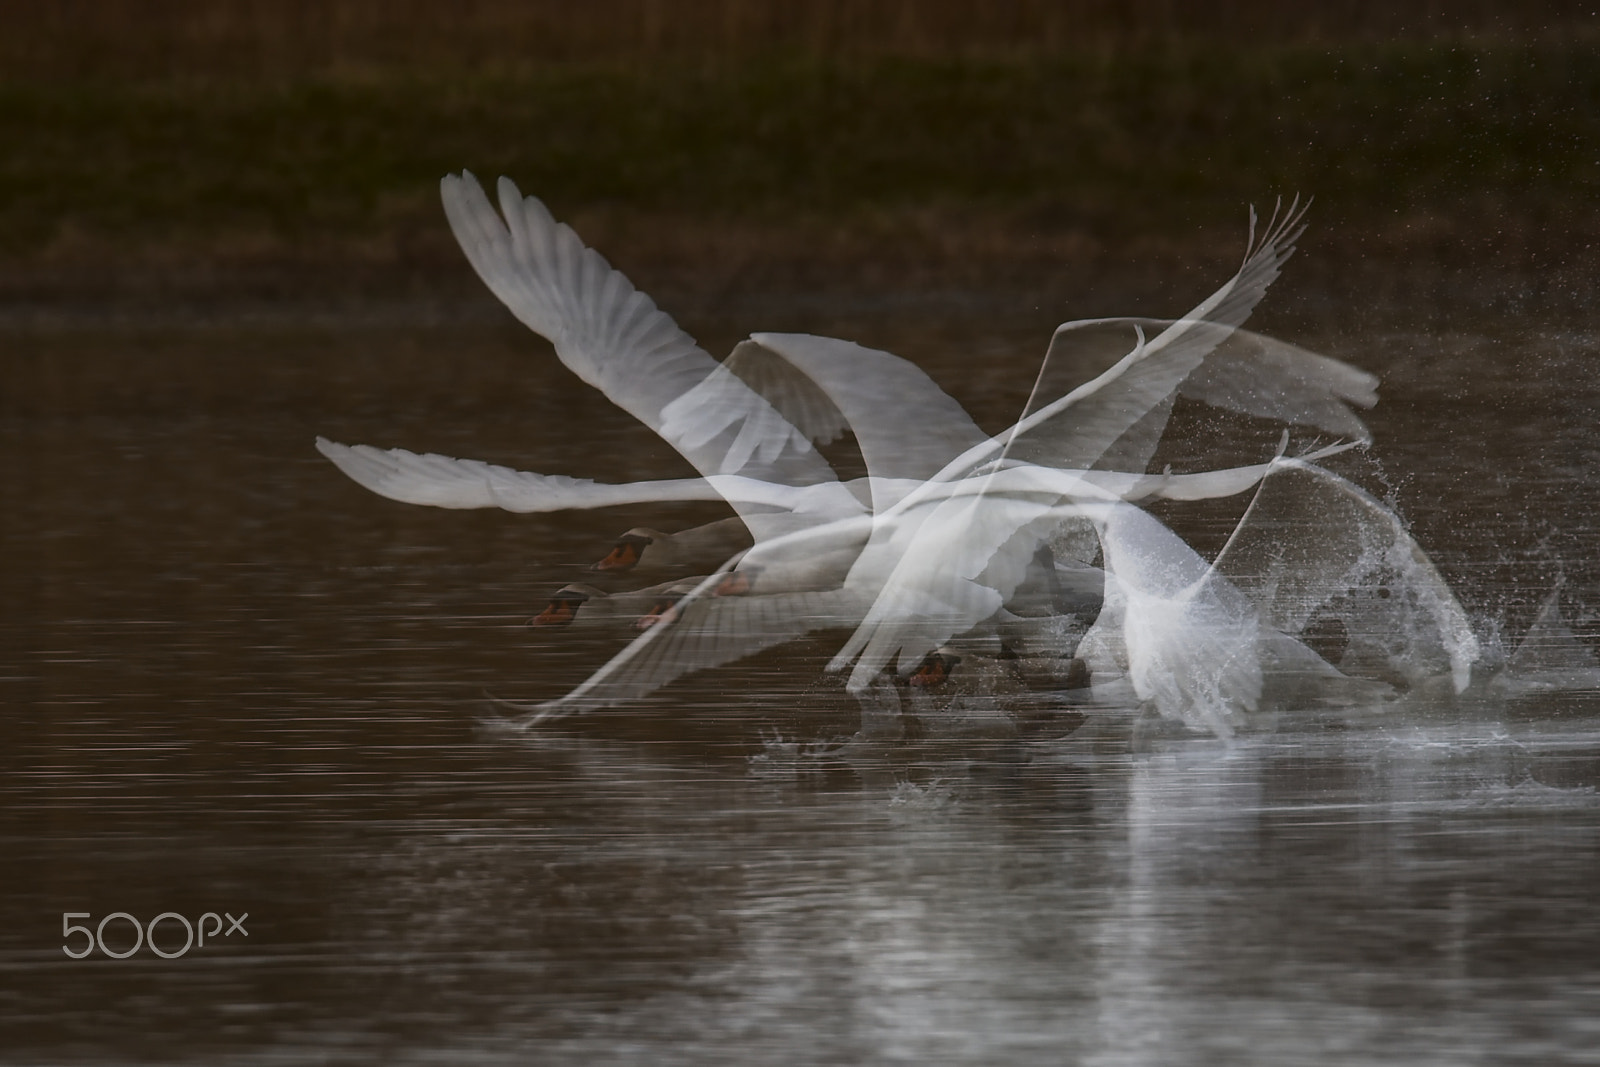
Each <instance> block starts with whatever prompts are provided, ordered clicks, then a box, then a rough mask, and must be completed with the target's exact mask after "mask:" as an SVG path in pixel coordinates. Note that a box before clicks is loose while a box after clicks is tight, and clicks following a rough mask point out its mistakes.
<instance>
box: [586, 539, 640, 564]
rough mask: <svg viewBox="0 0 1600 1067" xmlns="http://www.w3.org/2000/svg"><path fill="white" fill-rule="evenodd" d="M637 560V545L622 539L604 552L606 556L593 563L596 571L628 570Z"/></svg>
mask: <svg viewBox="0 0 1600 1067" xmlns="http://www.w3.org/2000/svg"><path fill="white" fill-rule="evenodd" d="M638 562H639V546H638V545H636V544H634V543H633V542H631V541H623V542H621V543H619V544H618V545H617V547H615V548H613V549H612V550H611V551H610V552H607V553H606V558H605V559H603V560H601V561H600V562H599V563H596V564H595V565H594V569H595V570H597V571H630V570H632V569H633V568H634V565H635V564H637V563H638Z"/></svg>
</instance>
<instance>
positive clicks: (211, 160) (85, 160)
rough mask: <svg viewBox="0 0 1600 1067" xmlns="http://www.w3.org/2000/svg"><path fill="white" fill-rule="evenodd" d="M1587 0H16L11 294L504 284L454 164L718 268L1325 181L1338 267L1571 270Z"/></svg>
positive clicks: (324, 291) (1128, 243) (1306, 187)
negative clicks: (26, 0)
mask: <svg viewBox="0 0 1600 1067" xmlns="http://www.w3.org/2000/svg"><path fill="white" fill-rule="evenodd" d="M1591 6H1592V5H1591V4H1588V3H1584V4H1577V3H1570V2H1555V0H1552V2H1543V0H1524V2H1520V3H1507V2H1503V0H1500V2H1488V0H1477V2H1467V3H1445V2H1442V0H1330V2H1323V3H1318V4H1312V5H1301V6H1296V5H1286V4H1281V3H1277V2H1272V0H1216V2H1213V3H1207V4H1186V3H1179V2H1176V0H1068V2H1062V3H1051V2H1047V0H814V2H810V3H795V2H783V0H672V2H668V0H587V2H585V3H582V4H574V3H568V2H561V0H528V2H522V3H516V2H511V0H454V2H452V3H450V4H438V3H433V2H425V0H389V2H378V0H275V2H273V0H208V2H194V0H58V2H56V3H52V4H35V5H24V4H21V3H13V2H10V0H4V2H0V23H3V25H4V26H5V32H4V34H3V35H0V145H3V146H4V147H3V150H0V300H5V301H9V302H11V303H12V304H17V303H19V302H20V303H27V302H38V301H48V300H52V299H57V298H59V297H61V296H62V294H75V295H77V296H79V297H85V298H92V299H96V300H100V299H112V300H138V299H167V298H170V297H171V296H172V295H173V294H187V295H189V296H191V297H195V298H198V299H209V298H212V297H216V296H218V295H219V294H223V295H226V294H237V293H249V294H253V295H256V296H260V297H264V298H272V299H298V298H302V297H310V296H315V297H317V298H326V297H328V296H329V295H330V294H346V295H348V296H350V297H351V298H352V299H370V298H375V297H385V298H393V297H402V298H403V297H406V296H413V297H418V298H420V297H422V296H424V295H430V296H441V294H442V297H448V296H449V295H450V294H452V293H455V294H464V293H467V292H469V291H475V284H476V283H475V282H474V281H473V279H472V278H471V277H470V275H469V274H468V273H467V272H466V271H464V270H462V269H460V258H459V253H458V252H456V250H455V249H454V245H453V242H452V241H451V239H450V236H449V233H448V230H447V229H446V227H445V224H444V221H443V217H442V213H441V211H440V209H439V207H438V201H437V181H438V178H439V176H440V175H442V174H443V173H445V172H447V171H451V170H459V169H461V168H463V167H466V168H470V169H472V170H474V171H475V172H476V173H478V174H479V175H480V176H482V177H485V178H493V177H495V176H497V175H499V174H502V173H504V174H509V175H511V176H513V177H515V178H516V179H517V181H518V182H519V183H520V185H521V186H522V188H523V190H524V191H527V192H534V193H537V194H538V195H539V196H541V197H543V198H544V199H545V200H546V201H547V202H548V203H549V204H550V206H551V208H552V209H553V210H554V211H555V213H556V214H557V216H558V217H561V218H564V219H566V220H568V221H570V222H572V223H573V224H574V225H575V226H576V227H577V228H578V229H579V232H580V233H582V234H583V235H584V236H585V237H586V239H588V240H589V241H590V243H592V244H595V245H597V246H598V247H600V248H601V249H602V250H603V251H605V252H606V253H607V255H608V256H609V257H610V258H612V259H613V261H614V262H617V263H618V264H619V265H621V266H623V267H624V268H625V269H628V270H629V271H630V272H633V273H635V274H636V275H638V276H639V277H638V280H639V281H640V283H641V285H643V286H644V287H645V288H647V289H650V288H653V287H654V288H658V289H659V288H663V287H664V288H665V289H667V290H669V291H671V290H674V289H676V290H677V291H678V292H679V296H680V298H681V299H690V300H692V299H695V298H703V299H716V298H717V297H716V294H719V293H720V294H726V293H728V292H744V291H749V290H752V289H763V288H765V289H773V290H777V289H782V288H785V287H790V288H793V287H812V288H817V289H819V290H827V289H832V290H836V291H843V290H851V291H854V290H858V289H861V288H867V289H872V288H878V289H885V288H890V287H893V286H909V287H913V288H914V287H919V286H920V287H922V288H924V289H934V290H942V289H952V288H953V289H958V290H968V289H973V288H983V287H991V288H995V287H1008V286H1009V287H1016V286H1022V287H1024V288H1025V287H1027V286H1030V285H1037V286H1045V285H1056V284H1059V283H1060V280H1061V279H1060V277H1059V272H1060V271H1062V270H1068V271H1069V272H1070V271H1075V272H1077V275H1076V276H1077V277H1078V278H1079V280H1082V278H1085V277H1092V276H1093V275H1094V274H1095V273H1096V272H1097V271H1100V270H1102V269H1110V267H1109V266H1108V264H1110V263H1112V262H1119V263H1120V262H1124V261H1127V260H1130V259H1137V258H1138V257H1140V256H1147V255H1149V254H1151V253H1152V252H1159V253H1160V254H1161V255H1162V256H1165V257H1167V258H1168V259H1169V260H1170V259H1171V258H1172V257H1178V258H1188V259H1196V260H1213V259H1215V260H1218V261H1227V260H1231V259H1233V258H1234V257H1235V256H1236V255H1237V252H1238V250H1239V247H1240V245H1241V243H1242V237H1243V234H1242V231H1243V224H1244V214H1245V205H1246V204H1249V203H1255V204H1257V205H1259V206H1263V207H1270V205H1271V204H1272V202H1273V200H1274V198H1275V197H1277V196H1279V195H1280V194H1281V195H1284V196H1289V195H1293V194H1295V193H1306V194H1314V195H1315V196H1316V198H1317V206H1316V208H1315V213H1314V216H1313V221H1314V224H1315V229H1314V231H1313V234H1312V237H1311V238H1309V239H1308V240H1310V241H1311V242H1313V244H1312V245H1308V247H1312V246H1313V245H1314V247H1315V248H1316V250H1317V260H1318V262H1319V263H1320V264H1321V266H1320V268H1317V269H1320V270H1322V271H1324V272H1329V273H1333V274H1336V273H1339V272H1348V271H1349V270H1351V269H1352V268H1354V267H1359V266H1362V265H1364V264H1367V263H1370V262H1372V261H1374V260H1383V261H1385V262H1399V261H1403V262H1406V263H1412V264H1421V265H1422V267H1419V268H1418V269H1424V268H1425V267H1426V265H1428V264H1432V265H1434V267H1435V268H1438V267H1439V266H1440V265H1441V264H1442V265H1449V264H1455V263H1462V264H1465V263H1472V264H1478V265H1482V266H1483V267H1484V268H1485V269H1489V268H1497V267H1498V268H1503V269H1506V270H1510V271H1514V272H1517V273H1518V274H1519V275H1520V276H1523V277H1528V278H1533V279H1542V281H1534V282H1531V283H1530V284H1532V285H1534V286H1535V287H1537V286H1541V285H1542V286H1546V287H1553V288H1562V287H1566V288H1567V289H1571V288H1572V286H1574V285H1576V284H1579V283H1578V282H1577V281H1574V279H1582V278H1585V277H1587V276H1588V275H1589V274H1590V273H1591V271H1592V268H1593V267H1594V266H1595V265H1596V257H1595V254H1594V253H1593V252H1592V251H1591V250H1592V249H1593V248H1594V247H1595V245H1596V238H1597V237H1600V195H1597V194H1600V19H1597V18H1596V16H1595V15H1594V14H1593V13H1592V12H1591V10H1590V8H1591ZM444 263H448V264H450V267H449V269H448V270H445V271H441V270H440V266H441V264H444ZM1067 264H1070V267H1069V266H1064V265H1067ZM1296 269H1297V270H1300V269H1301V267H1300V265H1299V264H1297V266H1296Z"/></svg>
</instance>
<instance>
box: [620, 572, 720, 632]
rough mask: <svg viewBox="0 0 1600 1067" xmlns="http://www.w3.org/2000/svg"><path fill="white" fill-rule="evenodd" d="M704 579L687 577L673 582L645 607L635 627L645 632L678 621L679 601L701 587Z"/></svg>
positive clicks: (635, 622)
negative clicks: (653, 627)
mask: <svg viewBox="0 0 1600 1067" xmlns="http://www.w3.org/2000/svg"><path fill="white" fill-rule="evenodd" d="M704 580H705V579H703V578H686V579H684V580H683V581H681V582H673V583H672V584H671V585H669V586H667V587H666V589H664V590H662V592H661V595H660V596H658V597H656V598H655V599H654V600H652V601H651V602H650V606H649V607H648V608H646V609H645V611H644V613H643V614H641V615H640V616H639V617H638V618H637V619H635V620H634V622H633V628H634V629H635V630H638V631H640V632H643V631H645V630H648V629H650V627H652V626H656V625H661V626H671V625H672V624H673V623H675V622H677V621H678V614H679V612H678V602H679V601H680V600H682V599H683V598H684V597H685V596H686V595H687V594H689V593H692V592H694V591H695V589H697V588H699V585H700V583H701V582H702V581H704Z"/></svg>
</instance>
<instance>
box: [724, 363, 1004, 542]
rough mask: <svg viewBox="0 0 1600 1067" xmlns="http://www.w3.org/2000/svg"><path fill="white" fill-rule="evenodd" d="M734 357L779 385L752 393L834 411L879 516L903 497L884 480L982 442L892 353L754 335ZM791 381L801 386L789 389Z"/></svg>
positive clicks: (933, 387)
mask: <svg viewBox="0 0 1600 1067" xmlns="http://www.w3.org/2000/svg"><path fill="white" fill-rule="evenodd" d="M735 355H738V356H741V360H742V366H752V367H758V368H761V371H760V373H761V374H762V376H763V377H764V378H766V379H767V380H768V381H770V382H771V383H772V384H773V385H775V386H776V385H784V386H786V388H784V389H783V390H782V391H781V392H778V391H776V390H775V392H777V396H774V394H773V393H769V392H767V390H765V389H758V391H760V392H762V394H763V395H764V396H767V397H768V398H769V399H771V400H772V401H773V403H774V404H775V405H776V406H777V407H778V408H779V409H780V410H784V409H785V404H786V401H787V398H788V397H789V396H792V395H793V396H805V395H815V396H818V397H821V398H825V399H826V400H827V401H828V402H829V403H830V404H831V405H832V406H833V407H834V408H835V409H837V411H838V412H839V417H840V419H842V420H843V421H844V422H845V423H846V424H848V425H849V427H850V428H851V430H853V431H854V433H855V437H856V442H857V443H858V445H859V446H860V448H861V457H862V459H864V460H865V461H866V465H867V472H868V474H869V475H870V476H871V477H872V481H871V483H870V484H871V486H872V493H873V506H874V508H875V509H876V510H878V511H883V510H884V509H886V508H888V507H889V506H891V505H892V504H893V503H894V502H895V501H896V500H898V499H899V497H900V495H902V494H900V493H899V492H896V485H897V483H896V482H892V481H888V480H887V479H896V480H901V479H914V480H916V481H922V480H924V479H927V478H931V477H933V476H934V475H935V474H937V473H938V472H939V471H940V470H942V469H943V468H944V466H945V464H946V463H948V462H949V461H950V458H951V457H952V456H955V455H959V454H960V453H962V452H964V451H966V450H967V449H969V448H972V447H973V446H975V445H978V444H981V443H982V442H984V441H986V440H988V436H989V435H988V434H986V433H984V432H983V431H982V430H981V429H979V428H978V425H977V423H975V422H973V421H972V417H971V416H970V415H968V414H967V412H966V409H965V408H963V407H962V406H961V405H960V404H959V403H957V402H956V401H955V399H954V398H952V397H951V396H950V395H949V394H948V393H946V392H945V391H944V390H943V389H941V388H939V386H938V385H937V384H936V383H935V382H934V381H933V379H932V378H929V377H928V375H927V374H926V373H925V372H924V371H923V370H922V368H920V367H918V366H916V365H915V364H914V363H911V362H909V361H907V360H904V359H901V358H900V357H899V356H896V355H893V354H892V353H889V352H884V351H881V350H879V349H875V348H867V347H866V346H864V345H858V344H855V343H854V342H851V341H840V340H837V339H835V338H831V337H816V336H813V335H811V334H795V333H758V334H754V335H752V337H751V340H750V341H748V342H745V343H744V344H741V345H740V347H739V348H738V349H736V350H735ZM763 357H764V358H763ZM776 368H787V370H779V369H776ZM739 373H740V374H741V375H743V374H744V373H745V372H744V371H743V370H742V369H741V370H740V371H739ZM795 378H799V379H800V380H801V382H803V383H804V385H802V386H798V387H796V386H795V385H792V384H790V383H792V382H793V380H794V379H795Z"/></svg>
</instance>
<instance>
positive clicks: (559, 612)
mask: <svg viewBox="0 0 1600 1067" xmlns="http://www.w3.org/2000/svg"><path fill="white" fill-rule="evenodd" d="M577 616H578V605H577V604H575V603H573V602H572V601H570V600H552V601H550V606H549V607H547V608H545V609H544V610H543V611H541V612H539V614H537V615H535V616H534V617H533V618H531V619H529V620H528V625H529V626H565V625H567V624H568V623H570V622H571V621H572V620H573V619H575V618H577Z"/></svg>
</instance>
